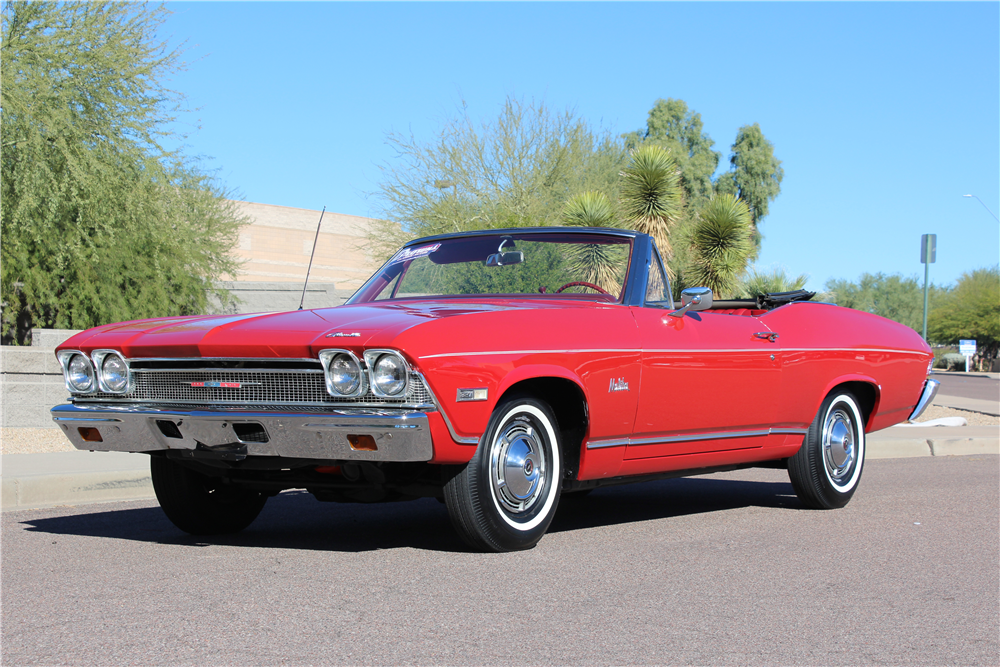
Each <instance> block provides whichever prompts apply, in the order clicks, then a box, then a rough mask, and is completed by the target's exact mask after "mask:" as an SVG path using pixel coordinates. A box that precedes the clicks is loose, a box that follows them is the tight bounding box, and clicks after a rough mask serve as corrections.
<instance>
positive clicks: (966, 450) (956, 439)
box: [0, 395, 1000, 511]
mask: <svg viewBox="0 0 1000 667" xmlns="http://www.w3.org/2000/svg"><path fill="white" fill-rule="evenodd" d="M934 405H942V406H947V407H954V408H959V409H962V410H973V411H975V412H982V413H984V414H990V415H1000V401H984V400H978V399H972V398H963V397H957V396H940V395H939V396H937V397H936V398H935V400H934ZM867 449H868V451H867V454H866V458H868V459H893V458H909V457H915V456H965V455H970V454H1000V428H997V427H995V426H925V427H916V426H912V427H909V426H908V427H901V426H893V427H891V428H887V429H885V430H882V431H878V432H876V433H872V434H869V436H868V438H867ZM0 478H2V479H0V484H2V490H0V491H2V492H0V507H2V509H3V510H5V511H6V510H12V509H29V508H37V507H50V506H54V505H82V504H87V503H99V502H110V501H115V500H141V499H150V498H153V497H154V496H153V485H152V480H151V479H150V476H149V457H148V456H147V455H145V454H122V453H117V452H87V451H74V452H56V453H51V454H4V455H3V456H2V457H0Z"/></svg>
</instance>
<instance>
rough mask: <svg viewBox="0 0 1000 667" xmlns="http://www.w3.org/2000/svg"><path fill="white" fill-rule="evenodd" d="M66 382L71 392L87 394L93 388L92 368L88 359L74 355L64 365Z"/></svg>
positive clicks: (80, 355)
mask: <svg viewBox="0 0 1000 667" xmlns="http://www.w3.org/2000/svg"><path fill="white" fill-rule="evenodd" d="M66 382H68V383H69V387H70V389H71V390H73V391H80V392H87V391H90V390H91V389H93V388H94V367H93V366H92V365H91V363H90V359H88V358H87V357H85V356H83V355H82V354H74V355H73V357H72V358H71V359H70V360H69V363H68V364H66Z"/></svg>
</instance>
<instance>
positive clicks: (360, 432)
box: [52, 404, 434, 461]
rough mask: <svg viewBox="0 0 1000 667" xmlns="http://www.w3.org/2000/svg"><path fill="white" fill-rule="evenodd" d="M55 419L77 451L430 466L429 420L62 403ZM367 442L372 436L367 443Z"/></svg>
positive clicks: (408, 415)
mask: <svg viewBox="0 0 1000 667" xmlns="http://www.w3.org/2000/svg"><path fill="white" fill-rule="evenodd" d="M52 419H53V421H55V423H56V424H57V425H58V426H59V427H60V428H62V430H63V432H64V433H65V434H66V436H67V437H68V438H69V439H70V442H72V443H73V446H74V447H76V448H77V449H84V450H96V451H107V452H155V451H163V450H167V449H181V450H185V449H186V450H193V449H196V448H199V446H200V447H201V448H207V449H210V450H216V451H233V450H238V451H239V452H240V453H241V454H245V455H246V456H285V457H294V458H312V459H330V460H346V461H429V460H430V459H431V458H432V457H433V456H434V446H433V443H432V442H431V433H430V426H429V424H428V418H427V414H426V413H424V412H408V411H379V410H365V409H354V410H341V411H332V412H314V413H309V412H271V411H253V410H224V411H222V410H218V411H216V410H186V409H174V408H157V407H154V406H135V405H131V406H108V405H79V404H76V405H57V406H56V407H54V408H52ZM363 436H368V437H363Z"/></svg>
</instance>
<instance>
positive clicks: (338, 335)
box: [326, 331, 361, 338]
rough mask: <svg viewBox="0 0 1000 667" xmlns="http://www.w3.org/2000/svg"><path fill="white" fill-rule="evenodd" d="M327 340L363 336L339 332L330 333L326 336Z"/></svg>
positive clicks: (355, 333)
mask: <svg viewBox="0 0 1000 667" xmlns="http://www.w3.org/2000/svg"><path fill="white" fill-rule="evenodd" d="M326 337H327V338H361V334H359V333H357V332H354V333H344V332H343V331H337V332H334V333H329V334H327V335H326Z"/></svg>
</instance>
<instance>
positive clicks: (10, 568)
mask: <svg viewBox="0 0 1000 667" xmlns="http://www.w3.org/2000/svg"><path fill="white" fill-rule="evenodd" d="M861 484H862V486H861V488H860V490H859V492H858V494H857V495H856V496H855V498H854V500H853V501H852V502H851V504H850V505H848V507H846V508H845V509H842V510H837V511H830V512H820V511H808V510H802V509H800V506H799V504H798V501H797V500H796V499H795V497H794V495H793V492H792V489H791V486H790V484H789V483H788V481H787V477H786V475H785V474H784V473H783V472H781V471H776V470H749V471H740V472H735V473H726V474H721V475H713V476H710V477H702V478H688V479H676V480H665V481H660V482H651V483H646V484H640V485H632V486H625V487H614V488H605V489H599V490H597V491H595V492H594V493H592V494H591V495H590V496H588V497H585V498H579V499H575V500H572V501H570V500H564V501H563V503H562V505H561V506H560V508H559V514H558V516H557V518H556V521H555V523H554V525H553V528H552V530H551V532H550V534H549V535H547V536H546V537H545V538H543V540H542V541H541V543H540V544H539V545H538V546H537V547H536V548H535V549H533V550H531V551H528V552H522V553H516V554H502V555H489V554H478V553H469V552H467V551H465V550H464V549H463V547H462V545H461V543H460V542H459V541H458V539H457V537H456V536H455V534H454V533H453V532H452V530H451V527H450V525H449V523H448V519H447V516H446V513H445V510H444V507H443V506H442V505H440V504H439V503H437V502H436V501H434V500H423V501H419V502H413V503H408V504H394V505H368V506H365V505H333V504H322V503H318V502H316V501H315V500H313V499H312V498H311V497H310V496H308V495H305V494H303V493H288V494H283V495H282V496H279V497H278V498H275V499H272V500H271V501H270V502H269V504H268V506H267V507H266V508H265V510H264V513H263V514H262V515H261V517H260V518H259V519H258V521H257V522H256V523H255V524H254V525H253V526H252V527H251V528H250V529H249V530H247V531H246V532H244V533H242V534H241V535H239V536H234V537H230V538H225V539H212V540H205V539H195V538H192V537H188V536H185V535H183V534H181V533H179V532H178V531H177V530H176V529H174V528H173V527H172V526H171V525H170V524H169V523H168V522H167V520H166V519H165V518H164V516H163V515H162V513H161V512H160V510H159V509H158V508H157V507H156V506H155V504H152V503H148V502H132V503H116V504H105V505H92V506H88V507H80V508H57V509H48V510H24V511H10V512H4V513H3V514H2V517H0V519H2V540H3V542H2V545H3V550H2V622H3V629H2V633H3V634H2V644H0V646H2V661H3V664H4V665H25V664H46V665H53V664H59V665H62V664H87V665H108V664H142V665H153V664H166V663H169V664H198V665H205V664H208V665H220V664H261V665H276V664H291V665H300V664H430V663H433V664H483V665H512V664H531V665H536V664H611V663H614V664H712V665H726V664H739V665H759V664H783V665H847V664H850V665H859V664H880V665H882V664H899V665H996V664H998V663H1000V645H998V627H1000V568H998V562H1000V536H998V533H1000V509H998V508H1000V498H998V493H1000V461H998V457H996V456H966V457H947V458H932V457H922V458H913V459H889V460H875V461H869V462H868V464H867V466H866V470H865V473H864V479H863V480H862V483H861Z"/></svg>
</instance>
